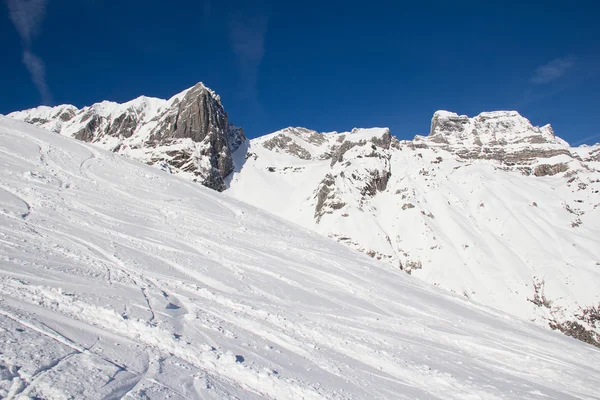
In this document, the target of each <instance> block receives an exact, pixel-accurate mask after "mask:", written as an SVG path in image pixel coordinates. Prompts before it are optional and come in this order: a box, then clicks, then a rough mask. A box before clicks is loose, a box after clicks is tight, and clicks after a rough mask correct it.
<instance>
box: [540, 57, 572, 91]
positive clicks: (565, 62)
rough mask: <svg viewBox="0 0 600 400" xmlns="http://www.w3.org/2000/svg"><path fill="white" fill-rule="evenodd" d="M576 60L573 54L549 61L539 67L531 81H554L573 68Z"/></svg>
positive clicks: (541, 83)
mask: <svg viewBox="0 0 600 400" xmlns="http://www.w3.org/2000/svg"><path fill="white" fill-rule="evenodd" d="M575 61H576V60H575V57H573V56H568V57H563V58H555V59H554V60H552V61H550V62H549V63H547V64H544V65H542V66H540V67H538V68H537V69H536V70H535V73H534V74H533V76H532V77H531V82H532V83H535V84H537V85H543V84H545V83H550V82H553V81H555V80H557V79H559V78H560V77H562V76H563V75H565V74H566V73H567V72H568V71H569V70H570V69H571V68H573V66H574V65H575Z"/></svg>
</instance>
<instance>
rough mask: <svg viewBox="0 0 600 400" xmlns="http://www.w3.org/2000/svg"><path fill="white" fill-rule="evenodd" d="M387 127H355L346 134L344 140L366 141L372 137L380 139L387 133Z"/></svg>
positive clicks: (388, 132) (388, 131)
mask: <svg viewBox="0 0 600 400" xmlns="http://www.w3.org/2000/svg"><path fill="white" fill-rule="evenodd" d="M389 134H390V130H389V129H388V128H355V129H354V130H353V131H352V132H350V133H348V134H346V140H348V141H351V142H360V141H362V140H365V141H368V140H371V139H373V138H376V139H380V138H381V137H382V136H384V135H389Z"/></svg>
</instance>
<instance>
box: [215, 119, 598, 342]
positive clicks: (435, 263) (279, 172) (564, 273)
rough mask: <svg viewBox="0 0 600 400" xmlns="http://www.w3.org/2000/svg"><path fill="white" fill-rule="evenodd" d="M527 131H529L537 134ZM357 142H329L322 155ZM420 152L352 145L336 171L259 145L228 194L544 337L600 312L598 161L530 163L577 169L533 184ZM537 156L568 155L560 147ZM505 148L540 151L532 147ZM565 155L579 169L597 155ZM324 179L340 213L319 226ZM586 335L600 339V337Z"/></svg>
mask: <svg viewBox="0 0 600 400" xmlns="http://www.w3.org/2000/svg"><path fill="white" fill-rule="evenodd" d="M486 114H494V115H496V114H498V115H503V114H506V113H504V112H500V113H484V115H486ZM509 114H514V113H509ZM442 115H443V113H442ZM521 119H522V117H518V121H517V122H519V123H520V122H521ZM523 120H524V119H523ZM525 121H526V120H525ZM527 124H528V122H527ZM519 126H520V125H519ZM528 126H529V127H527V126H525V125H523V129H524V131H528V130H529V129H532V132H533V133H536V132H535V130H534V129H533V128H531V125H528ZM296 129H302V128H296ZM542 129H544V128H542ZM545 129H548V128H546V127H545ZM367 132H369V131H367ZM354 134H356V133H354ZM354 134H352V133H343V134H335V135H331V134H324V137H325V141H324V143H323V144H322V145H321V150H320V153H321V154H323V153H325V152H327V151H330V150H331V148H332V146H334V145H338V146H339V145H340V143H339V142H338V140H337V139H338V138H341V137H342V136H343V137H344V138H346V140H348V138H349V137H352V135H354ZM495 134H496V133H495V132H490V133H489V136H492V135H495ZM506 135H507V136H509V135H513V136H514V137H516V136H517V134H515V133H514V132H513V133H511V132H508V131H507V132H506ZM368 136H370V132H369V133H367V134H366V135H365V137H368ZM268 137H271V135H267V138H268ZM298 143H300V142H298ZM414 143H415V142H405V143H403V144H400V148H398V149H392V150H383V149H377V150H376V151H377V152H378V153H377V155H378V156H377V157H372V156H369V153H371V152H372V151H374V150H373V149H372V147H371V145H370V144H369V143H367V144H366V145H364V146H356V147H353V148H351V149H350V150H348V151H347V152H346V153H345V154H344V157H343V158H344V162H338V163H336V164H335V165H334V166H331V160H330V159H326V160H321V159H313V160H308V161H306V160H300V159H299V158H297V157H294V156H292V155H288V154H281V153H278V152H276V151H275V150H269V149H267V148H265V147H263V144H264V138H258V139H253V140H251V141H250V143H249V148H248V150H247V151H248V152H249V153H248V154H252V156H251V157H248V158H247V159H246V158H245V157H244V156H245V154H246V149H243V150H242V151H241V152H238V153H236V154H235V155H236V157H237V159H236V165H237V169H236V172H235V173H234V174H233V176H231V177H230V179H229V182H228V185H229V189H228V190H227V191H226V194H228V195H230V196H232V197H234V198H236V199H239V200H242V201H245V202H247V203H249V204H252V205H254V206H257V207H260V208H262V209H264V210H266V211H269V212H272V213H275V214H276V215H278V216H280V217H282V218H285V219H287V220H289V221H292V222H295V223H297V224H299V225H302V226H304V227H305V228H308V229H311V230H313V231H315V232H319V233H321V234H323V235H325V236H329V237H331V238H334V239H336V240H338V241H339V242H341V243H344V244H346V245H348V247H350V248H352V249H355V250H359V251H361V252H363V253H370V254H372V255H373V256H374V257H375V258H376V259H380V260H381V261H383V262H386V263H387V264H389V265H390V268H393V269H395V270H396V269H399V268H400V265H402V268H404V269H405V270H408V269H411V268H410V266H411V265H414V266H415V267H417V268H418V267H419V266H420V267H421V268H420V269H413V270H412V271H411V274H412V275H413V276H416V277H417V278H419V279H422V280H423V281H425V282H427V283H430V284H432V285H436V286H439V287H441V288H444V289H446V290H448V291H450V292H453V293H456V294H459V295H462V296H464V297H465V298H470V299H473V300H476V301H478V302H481V303H483V304H485V305H487V306H490V307H493V308H496V309H499V310H501V311H503V312H506V313H509V314H511V315H513V316H516V317H518V318H522V319H526V320H529V321H534V322H536V323H537V324H539V325H540V326H543V327H545V328H547V329H549V327H548V324H549V322H552V321H557V322H564V321H572V320H575V319H577V316H578V315H579V314H580V313H581V309H585V308H587V307H591V306H597V305H598V304H600V291H599V290H598V287H600V269H599V268H598V265H599V264H598V263H600V239H599V238H600V198H599V197H598V190H600V180H599V179H598V178H600V177H599V176H598V173H597V171H599V170H600V164H599V163H597V162H596V163H594V162H589V163H585V164H582V163H581V162H580V161H579V160H578V159H577V158H573V157H571V156H570V155H569V153H568V152H567V153H566V154H558V155H555V156H553V157H548V158H538V159H533V160H532V161H530V162H529V163H526V164H524V165H523V167H527V168H530V169H533V168H535V167H537V166H539V165H542V164H550V165H556V164H560V163H565V164H566V165H568V166H569V171H567V173H565V174H558V175H555V176H547V177H537V176H534V175H524V174H523V173H522V172H521V171H520V170H519V169H518V168H519V165H516V166H513V167H508V166H506V165H504V164H502V163H501V162H499V161H496V160H485V159H483V160H477V159H475V160H469V159H463V158H461V157H458V156H456V155H455V154H453V153H452V152H451V151H449V150H448V149H446V148H444V147H437V146H436V144H435V143H431V142H427V139H425V143H427V144H428V146H429V147H428V148H415V147H411V146H412V145H413V144H414ZM535 146H538V147H540V148H542V149H546V146H550V148H552V149H556V148H559V149H562V150H565V148H564V146H563V145H562V144H560V143H542V144H536V145H535ZM567 146H568V145H567ZM498 147H502V148H503V149H505V150H506V151H507V152H511V151H520V150H523V149H529V150H530V151H537V149H538V147H532V145H531V144H529V143H525V144H515V145H513V146H511V145H508V144H507V145H504V146H498ZM306 148H308V146H307V147H306ZM463 148H464V147H463ZM451 149H452V148H450V150H451ZM596 149H597V148H596ZM567 150H568V151H569V152H571V153H572V154H575V155H578V156H579V157H580V158H581V159H586V158H587V157H588V156H589V154H590V153H591V152H593V151H594V150H593V148H570V147H567ZM316 153H318V152H317V151H315V154H316ZM386 157H387V158H388V159H389V160H386ZM386 169H387V170H389V171H391V177H390V179H389V181H388V183H387V187H386V188H385V190H383V191H379V192H377V193H376V194H375V195H374V196H373V197H372V198H369V197H366V198H365V197H364V196H362V195H361V193H360V190H359V189H360V188H361V186H360V185H361V184H364V181H365V180H366V179H367V178H368V177H366V174H365V172H367V171H385V170H386ZM327 174H332V176H334V177H335V179H334V187H335V201H336V202H337V203H338V204H343V206H342V207H341V208H339V209H330V210H328V211H329V213H326V214H324V215H323V216H322V217H321V218H320V219H318V218H317V217H316V216H315V210H316V204H317V191H318V188H319V185H320V183H321V182H322V180H323V179H324V177H325V176H326V175H327ZM361 179H362V182H361ZM579 222H580V223H579ZM541 282H543V286H544V287H543V293H544V296H545V297H546V298H547V299H548V300H549V301H550V302H551V303H552V305H551V307H550V308H546V307H539V306H537V305H535V304H534V303H532V301H531V300H532V299H533V298H534V292H535V289H534V284H539V283H541ZM582 323H583V322H582ZM583 324H584V323H583ZM584 325H585V324H584ZM585 326H586V328H587V329H590V330H595V331H596V332H597V333H598V334H600V331H599V330H598V327H594V326H587V325H585Z"/></svg>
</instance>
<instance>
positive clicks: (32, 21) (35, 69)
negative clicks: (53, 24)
mask: <svg viewBox="0 0 600 400" xmlns="http://www.w3.org/2000/svg"><path fill="white" fill-rule="evenodd" d="M5 1H6V5H7V6H8V14H9V17H10V20H11V21H12V23H13V25H14V26H15V28H16V29H17V32H18V33H19V36H20V37H21V42H22V44H23V64H25V67H27V70H29V73H30V74H31V81H32V82H33V83H34V84H35V86H36V87H37V89H38V91H39V92H40V95H41V97H42V102H43V103H45V104H48V103H51V102H52V95H51V93H50V89H49V88H48V84H47V82H46V68H45V65H44V61H43V60H42V59H41V58H40V57H38V56H36V55H35V54H33V53H32V52H31V42H32V40H33V38H34V37H35V35H37V34H38V33H39V31H40V27H41V24H42V21H43V20H44V16H45V14H46V4H47V0H5Z"/></svg>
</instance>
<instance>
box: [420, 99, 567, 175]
mask: <svg viewBox="0 0 600 400" xmlns="http://www.w3.org/2000/svg"><path fill="white" fill-rule="evenodd" d="M413 145H416V146H435V147H441V148H444V149H446V150H448V151H450V152H452V153H454V154H457V155H458V156H460V157H461V158H467V159H494V160H498V161H501V162H505V163H509V164H514V163H530V162H532V161H534V160H535V159H539V158H548V157H553V156H556V155H560V154H566V155H571V154H570V152H569V150H568V144H567V143H566V142H565V141H564V140H562V139H560V138H559V137H557V136H555V134H554V130H553V129H552V127H551V126H550V125H545V126H543V127H538V126H533V125H532V124H531V122H529V120H528V119H526V118H524V117H523V116H521V115H520V114H519V113H518V112H517V111H493V112H483V113H481V114H479V115H477V116H476V117H473V118H469V117H468V116H466V115H458V114H456V113H453V112H449V111H437V112H435V114H434V115H433V118H432V120H431V129H430V132H429V136H427V137H422V136H416V137H415V139H414V141H413Z"/></svg>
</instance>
